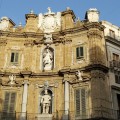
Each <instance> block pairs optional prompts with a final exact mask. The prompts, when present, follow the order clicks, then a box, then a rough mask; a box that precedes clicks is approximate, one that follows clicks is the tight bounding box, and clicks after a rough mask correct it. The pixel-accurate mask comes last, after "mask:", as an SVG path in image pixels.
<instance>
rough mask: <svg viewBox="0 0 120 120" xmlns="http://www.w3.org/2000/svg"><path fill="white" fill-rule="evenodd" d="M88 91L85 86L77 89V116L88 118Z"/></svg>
mask: <svg viewBox="0 0 120 120" xmlns="http://www.w3.org/2000/svg"><path fill="white" fill-rule="evenodd" d="M86 95H87V91H86V90H85V88H81V89H76V90H75V111H76V118H78V119H83V118H87V108H86V106H87V105H86V104H87V97H86Z"/></svg>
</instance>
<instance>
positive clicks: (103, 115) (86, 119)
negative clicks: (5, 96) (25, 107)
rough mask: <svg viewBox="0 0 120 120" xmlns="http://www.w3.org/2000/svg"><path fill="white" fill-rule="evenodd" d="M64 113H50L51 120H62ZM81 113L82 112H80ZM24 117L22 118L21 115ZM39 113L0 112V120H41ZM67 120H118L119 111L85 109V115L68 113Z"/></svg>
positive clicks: (119, 118)
mask: <svg viewBox="0 0 120 120" xmlns="http://www.w3.org/2000/svg"><path fill="white" fill-rule="evenodd" d="M64 113H65V111H57V112H55V113H52V118H51V119H52V120H62V119H63V115H64ZM80 113H82V112H80ZM23 114H24V115H25V116H24V118H22V117H21V116H22V115H23ZM40 115H41V114H39V113H20V112H15V113H5V112H0V120H43V118H41V117H40ZM68 119H69V120H93V119H107V120H120V110H112V109H107V108H103V107H100V108H94V109H89V110H88V109H87V110H86V112H85V114H79V115H75V112H74V111H69V114H68ZM44 120H49V117H47V116H46V117H45V118H44Z"/></svg>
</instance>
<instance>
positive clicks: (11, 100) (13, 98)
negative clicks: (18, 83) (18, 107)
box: [9, 93, 16, 113]
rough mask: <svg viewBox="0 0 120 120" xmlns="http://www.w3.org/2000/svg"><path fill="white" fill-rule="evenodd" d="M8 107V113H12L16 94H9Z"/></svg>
mask: <svg viewBox="0 0 120 120" xmlns="http://www.w3.org/2000/svg"><path fill="white" fill-rule="evenodd" d="M10 98H11V99H10V105H9V112H10V113H13V112H14V111H15V100H16V93H11V97H10Z"/></svg>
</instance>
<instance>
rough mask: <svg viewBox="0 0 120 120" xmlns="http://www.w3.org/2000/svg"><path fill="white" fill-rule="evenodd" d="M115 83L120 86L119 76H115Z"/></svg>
mask: <svg viewBox="0 0 120 120" xmlns="http://www.w3.org/2000/svg"><path fill="white" fill-rule="evenodd" d="M115 82H116V83H117V84H120V76H119V75H118V74H117V75H115Z"/></svg>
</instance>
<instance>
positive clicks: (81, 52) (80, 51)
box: [76, 46, 84, 59]
mask: <svg viewBox="0 0 120 120" xmlns="http://www.w3.org/2000/svg"><path fill="white" fill-rule="evenodd" d="M76 58H77V59H81V58H84V47H83V46H80V47H77V48H76Z"/></svg>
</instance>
